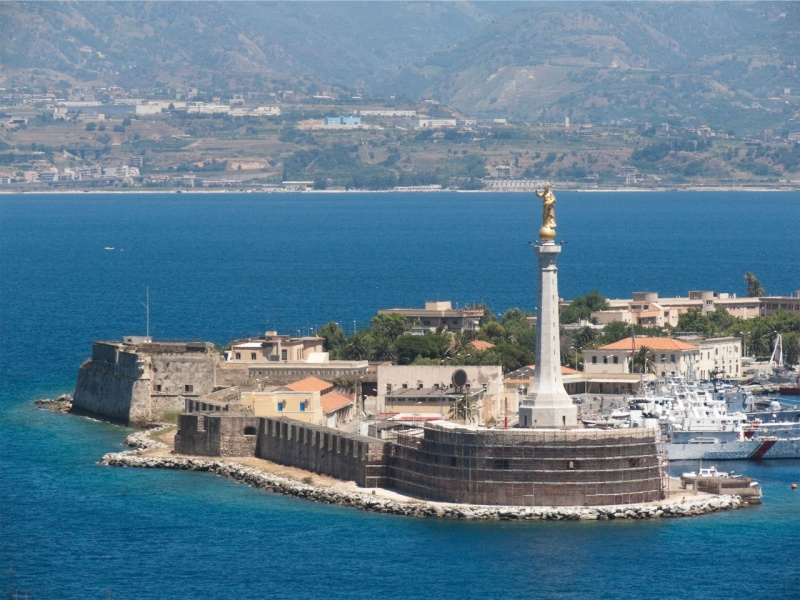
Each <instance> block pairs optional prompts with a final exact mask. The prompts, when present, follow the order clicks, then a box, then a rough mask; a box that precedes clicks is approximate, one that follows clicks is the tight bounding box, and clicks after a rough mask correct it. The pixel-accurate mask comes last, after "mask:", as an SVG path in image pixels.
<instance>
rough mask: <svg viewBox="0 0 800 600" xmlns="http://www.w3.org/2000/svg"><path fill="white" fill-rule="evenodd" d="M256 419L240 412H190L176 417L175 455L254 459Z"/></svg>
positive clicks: (256, 431) (257, 422)
mask: <svg viewBox="0 0 800 600" xmlns="http://www.w3.org/2000/svg"><path fill="white" fill-rule="evenodd" d="M258 426H259V418H258V417H254V416H253V415H252V414H242V413H228V412H216V413H189V414H183V415H180V416H179V417H178V433H177V434H176V435H175V452H176V453H177V454H189V455H195V456H255V453H256V440H257V436H258Z"/></svg>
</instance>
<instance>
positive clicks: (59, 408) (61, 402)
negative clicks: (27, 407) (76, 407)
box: [33, 394, 72, 414]
mask: <svg viewBox="0 0 800 600" xmlns="http://www.w3.org/2000/svg"><path fill="white" fill-rule="evenodd" d="M33 403H34V404H35V405H36V406H37V407H38V408H40V409H42V410H49V411H50V412H54V413H61V414H66V413H68V412H70V411H71V410H72V396H70V395H69V394H61V395H60V396H58V397H57V398H38V399H36V400H34V401H33Z"/></svg>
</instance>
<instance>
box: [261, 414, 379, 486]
mask: <svg viewBox="0 0 800 600" xmlns="http://www.w3.org/2000/svg"><path fill="white" fill-rule="evenodd" d="M385 449H386V442H382V441H380V440H376V439H374V438H368V437H363V436H359V435H353V434H348V433H344V432H341V431H337V430H335V429H331V428H328V427H321V426H316V425H310V424H308V423H303V422H301V421H295V420H293V419H285V418H283V419H271V418H267V417H262V418H261V425H260V428H259V433H258V445H257V447H256V456H258V457H259V458H264V459H266V460H271V461H273V462H276V463H279V464H282V465H286V466H291V467H298V468H300V469H305V470H306V471H312V472H314V473H319V474H320V475H328V476H330V477H335V478H337V479H342V480H344V481H355V482H356V484H358V485H359V486H361V487H382V486H384V485H385Z"/></svg>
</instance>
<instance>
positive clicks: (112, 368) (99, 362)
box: [73, 342, 217, 426]
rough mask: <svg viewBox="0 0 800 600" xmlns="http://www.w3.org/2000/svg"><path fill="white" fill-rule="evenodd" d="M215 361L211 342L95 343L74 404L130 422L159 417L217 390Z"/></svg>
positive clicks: (144, 422) (83, 368)
mask: <svg viewBox="0 0 800 600" xmlns="http://www.w3.org/2000/svg"><path fill="white" fill-rule="evenodd" d="M216 360H217V354H216V353H215V352H214V351H213V347H212V346H211V345H210V344H169V345H161V344H147V345H144V346H140V347H136V346H131V345H124V344H117V343H113V342H95V344H94V345H93V347H92V358H91V360H89V361H87V362H85V363H84V364H83V365H81V367H80V369H79V371H78V381H77V384H76V386H75V398H74V401H73V406H74V408H75V409H76V410H77V411H81V412H87V413H90V414H94V415H98V416H101V417H105V418H108V419H111V420H114V421H120V422H122V423H126V424H130V425H138V426H141V425H147V424H150V423H153V422H157V421H159V420H162V419H163V418H164V417H165V416H166V414H167V413H170V412H178V411H182V410H183V408H184V405H185V402H186V398H196V397H199V396H201V395H204V394H207V393H210V392H211V391H212V390H213V389H214V367H215V364H216ZM159 386H160V387H159Z"/></svg>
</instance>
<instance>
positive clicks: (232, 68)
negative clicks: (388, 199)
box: [0, 1, 508, 90]
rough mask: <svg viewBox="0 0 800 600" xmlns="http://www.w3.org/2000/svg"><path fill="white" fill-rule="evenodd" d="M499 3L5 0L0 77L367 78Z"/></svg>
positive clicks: (465, 27)
mask: <svg viewBox="0 0 800 600" xmlns="http://www.w3.org/2000/svg"><path fill="white" fill-rule="evenodd" d="M504 6H505V5H504V4H503V3H488V4H486V5H483V6H478V5H475V4H471V3H467V2H460V3H446V2H149V1H148V2H19V3H15V2H2V3H0V65H2V68H1V70H0V78H2V80H3V81H2V83H0V85H4V86H6V87H8V86H11V85H15V83H17V84H19V83H27V79H28V77H30V75H32V74H34V72H36V76H37V80H38V81H40V82H43V83H46V82H47V81H48V80H52V79H54V78H55V79H56V80H58V79H66V80H67V81H69V82H93V83H102V84H105V85H120V86H124V87H139V86H148V87H149V86H153V85H154V84H156V83H157V82H158V83H161V84H165V85H181V86H192V87H204V88H205V87H209V86H210V87H219V88H221V89H223V90H227V89H231V88H234V89H235V88H243V87H244V88H249V89H258V88H260V87H262V86H263V84H264V83H265V80H281V79H284V80H286V82H291V81H295V80H306V81H310V82H314V83H316V84H318V85H323V86H324V85H344V86H347V87H350V88H355V87H358V86H360V85H367V86H370V85H372V83H373V81H375V80H377V79H382V78H385V77H386V76H387V75H389V74H392V73H393V72H395V71H396V70H398V69H399V68H401V67H403V66H405V65H407V64H409V63H411V62H413V61H415V60H417V59H419V58H421V57H423V56H426V55H427V54H429V53H431V52H434V51H437V50H442V49H444V48H446V47H448V46H449V45H452V44H454V43H455V42H458V41H461V40H463V39H464V38H465V37H467V36H470V35H472V34H473V33H475V32H477V31H478V30H480V29H482V28H483V27H484V26H485V25H486V24H487V23H488V22H489V21H490V20H491V19H492V18H493V15H498V14H503V13H504V12H507V10H508V8H504Z"/></svg>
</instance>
